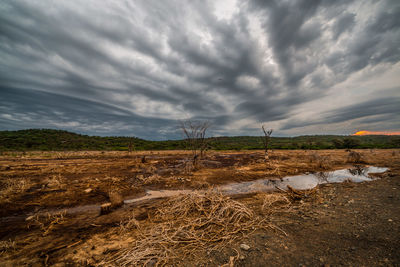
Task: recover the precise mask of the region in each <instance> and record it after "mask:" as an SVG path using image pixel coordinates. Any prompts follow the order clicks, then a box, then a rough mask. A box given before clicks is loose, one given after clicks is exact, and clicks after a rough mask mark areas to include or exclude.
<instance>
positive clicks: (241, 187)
mask: <svg viewBox="0 0 400 267" xmlns="http://www.w3.org/2000/svg"><path fill="white" fill-rule="evenodd" d="M387 170H388V168H380V167H373V166H371V167H355V168H351V169H342V170H336V171H332V172H319V173H313V174H303V175H296V176H288V177H285V178H282V179H280V180H271V179H262V180H256V181H251V182H242V183H234V184H227V185H223V186H221V187H220V188H219V189H220V190H221V191H222V192H223V193H224V194H228V195H233V194H248V193H257V192H270V191H275V190H277V188H280V189H286V188H287V186H291V187H292V188H294V189H299V190H306V189H312V188H314V187H316V186H318V185H319V184H327V183H342V182H344V181H350V182H354V183H360V182H366V181H372V180H374V178H372V177H370V176H369V174H370V173H382V172H385V171H387Z"/></svg>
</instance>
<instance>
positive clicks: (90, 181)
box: [0, 150, 400, 266]
mask: <svg viewBox="0 0 400 267" xmlns="http://www.w3.org/2000/svg"><path fill="white" fill-rule="evenodd" d="M359 152H360V153H361V154H362V162H361V163H358V164H363V165H367V164H370V165H376V166H385V167H389V168H390V170H389V171H387V172H386V173H384V174H382V175H379V177H380V179H377V180H375V181H372V182H365V183H360V184H353V183H343V184H328V185H323V186H320V187H319V189H318V191H317V192H318V193H317V195H315V196H313V197H310V198H305V199H303V200H301V201H293V202H292V203H291V206H290V211H287V209H286V208H285V209H284V208H282V209H277V210H276V211H274V213H273V214H271V215H270V217H269V220H271V223H272V224H273V225H274V226H276V227H275V228H274V230H273V229H270V230H261V229H255V232H254V233H252V234H250V235H248V236H244V237H239V238H238V239H236V241H235V242H234V243H232V244H231V245H230V246H229V247H226V248H225V249H223V250H222V251H220V252H213V251H211V252H210V251H209V253H208V254H207V253H206V252H204V253H205V254H204V256H203V257H202V258H201V259H198V258H197V259H196V260H193V259H190V258H187V259H186V258H183V259H182V261H181V262H180V264H183V265H186V266H200V265H201V266H221V265H223V264H228V263H229V260H230V259H231V258H230V257H233V258H232V263H233V264H234V266H268V265H269V266H299V265H305V266H323V265H326V266H336V265H351V266H380V265H382V266H399V264H400V254H399V252H398V247H399V245H400V229H399V227H400V151H398V150H374V151H370V150H365V151H359ZM188 156H189V155H188V153H186V152H182V151H176V152H152V153H150V152H146V153H134V154H131V155H129V154H127V153H126V152H125V153H123V152H63V153H56V152H54V153H45V152H34V153H30V154H27V155H26V154H25V155H23V154H17V155H14V154H11V153H9V154H7V153H3V155H2V156H0V166H1V167H0V183H1V184H0V188H1V197H0V208H1V209H0V229H1V230H0V242H1V243H0V266H16V265H30V266H45V265H51V266H66V265H68V264H69V265H71V266H76V265H83V266H84V265H99V264H100V263H101V261H102V260H103V259H104V258H107V256H108V255H109V254H110V253H111V254H112V253H114V252H115V251H118V249H120V247H123V244H120V243H118V241H117V238H116V235H118V229H119V227H120V222H121V221H123V220H124V219H126V218H127V217H129V216H131V215H132V212H133V210H134V214H135V218H136V219H137V220H138V221H140V222H141V223H143V224H146V223H147V221H148V220H149V218H148V216H149V214H150V213H151V211H152V210H155V209H157V205H159V201H153V202H147V203H137V204H135V205H131V206H124V207H121V208H119V209H115V210H114V211H112V212H111V213H107V214H104V215H100V214H99V211H98V210H91V211H89V212H86V213H82V214H75V215H63V214H59V215H53V216H49V217H43V216H42V217H35V216H32V217H30V218H28V220H26V219H27V217H29V216H30V215H32V214H38V213H39V212H43V211H47V210H49V209H62V208H65V207H73V206H78V205H84V204H101V203H105V202H109V201H112V199H111V198H112V197H110V196H112V195H115V194H113V193H111V192H117V194H118V195H120V196H121V197H123V198H127V197H128V196H140V195H143V194H144V192H145V190H146V189H182V188H186V189H200V188H205V187H208V186H210V185H215V184H224V183H228V182H233V181H249V180H255V179H260V178H267V177H271V178H274V179H277V178H280V177H283V176H287V175H295V174H301V173H305V172H316V171H325V170H334V169H339V168H343V167H345V166H348V165H349V164H350V163H349V162H348V152H346V151H342V150H331V151H274V152H273V153H272V154H271V158H270V161H269V163H268V164H266V163H264V162H263V160H262V158H263V155H262V152H260V151H256V152H254V151H253V152H241V153H239V152H210V153H209V154H208V156H207V159H206V160H204V161H203V162H202V163H201V166H199V167H198V168H197V169H190V166H189V164H186V165H185V164H184V162H185V160H186V159H187V158H188ZM86 189H90V190H88V191H86V192H85V190H86ZM89 191H90V192H89ZM238 201H240V202H242V203H244V204H246V205H247V206H249V207H251V208H252V209H254V210H255V211H257V210H258V209H259V208H260V206H261V205H262V195H251V196H246V197H241V198H239V199H238ZM277 229H280V230H277ZM284 233H285V234H284ZM242 243H245V244H248V245H249V246H250V249H249V250H248V251H245V250H243V249H240V248H239V245H240V244H242ZM238 253H239V254H238ZM239 257H240V258H239ZM227 266H229V264H228V265H227Z"/></svg>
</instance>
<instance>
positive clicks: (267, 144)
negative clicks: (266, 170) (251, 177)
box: [261, 125, 273, 161]
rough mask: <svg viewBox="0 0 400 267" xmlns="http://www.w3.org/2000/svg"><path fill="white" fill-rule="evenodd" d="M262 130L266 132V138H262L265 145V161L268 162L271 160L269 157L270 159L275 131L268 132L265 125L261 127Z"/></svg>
mask: <svg viewBox="0 0 400 267" xmlns="http://www.w3.org/2000/svg"><path fill="white" fill-rule="evenodd" d="M261 129H262V130H263V132H264V136H263V137H261V140H262V141H263V144H264V150H265V152H264V159H265V161H268V159H269V157H268V150H269V143H270V141H271V134H272V131H273V129H269V130H266V129H265V127H264V125H262V126H261Z"/></svg>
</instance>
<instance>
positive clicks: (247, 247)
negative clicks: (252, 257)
mask: <svg viewBox="0 0 400 267" xmlns="http://www.w3.org/2000/svg"><path fill="white" fill-rule="evenodd" d="M240 248H241V249H243V250H245V251H248V250H249V249H250V246H249V245H247V244H240Z"/></svg>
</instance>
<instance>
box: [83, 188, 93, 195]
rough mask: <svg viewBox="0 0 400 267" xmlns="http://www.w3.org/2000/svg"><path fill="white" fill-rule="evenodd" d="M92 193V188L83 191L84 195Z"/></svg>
mask: <svg viewBox="0 0 400 267" xmlns="http://www.w3.org/2000/svg"><path fill="white" fill-rule="evenodd" d="M92 191H93V189H92V188H88V189H85V193H88V194H89V193H90V192H92Z"/></svg>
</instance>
